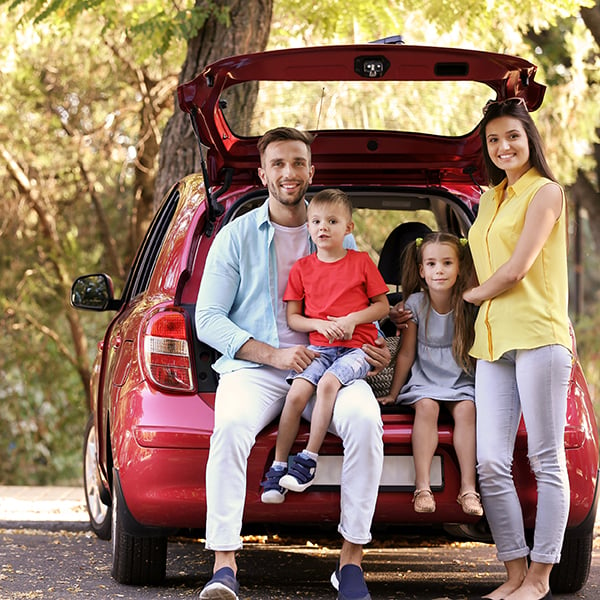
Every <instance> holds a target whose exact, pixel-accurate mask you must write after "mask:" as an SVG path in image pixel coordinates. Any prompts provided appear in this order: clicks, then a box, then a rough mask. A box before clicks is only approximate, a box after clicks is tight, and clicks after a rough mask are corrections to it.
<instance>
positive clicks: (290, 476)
mask: <svg viewBox="0 0 600 600" xmlns="http://www.w3.org/2000/svg"><path fill="white" fill-rule="evenodd" d="M316 471H317V461H316V460H313V459H312V458H309V457H308V456H306V454H302V452H300V453H298V454H296V456H294V457H293V458H292V464H291V465H290V468H289V469H288V472H287V475H285V476H284V477H282V478H281V479H280V480H279V485H280V486H281V487H284V488H287V489H288V490H292V492H303V491H304V490H305V489H306V488H307V487H309V486H311V485H312V482H313V479H314V478H315V472H316Z"/></svg>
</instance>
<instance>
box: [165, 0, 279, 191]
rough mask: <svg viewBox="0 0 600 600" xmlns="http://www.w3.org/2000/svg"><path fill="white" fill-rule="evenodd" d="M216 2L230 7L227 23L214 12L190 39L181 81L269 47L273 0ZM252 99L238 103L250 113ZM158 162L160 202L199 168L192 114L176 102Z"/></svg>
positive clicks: (247, 98)
mask: <svg viewBox="0 0 600 600" xmlns="http://www.w3.org/2000/svg"><path fill="white" fill-rule="evenodd" d="M198 4H202V0H196V5H198ZM216 4H217V5H219V7H226V8H227V9H228V11H227V15H228V23H227V24H224V23H222V21H221V20H220V19H219V18H218V17H217V16H215V15H211V16H209V17H208V19H207V20H206V21H205V22H204V24H203V25H202V27H201V28H200V30H199V31H198V33H197V34H196V35H195V36H194V37H192V38H191V39H190V40H189V41H188V44H187V54H186V58H185V62H184V63H183V67H182V69H181V73H180V75H179V83H183V82H185V81H189V80H190V79H193V78H194V77H195V76H196V75H197V74H198V73H200V72H201V71H202V69H203V68H204V66H205V65H208V64H210V63H211V62H214V61H215V60H218V59H219V58H223V57H226V56H232V55H235V54H247V53H249V52H259V51H262V50H264V49H265V48H266V46H267V41H268V38H269V32H270V28H271V15H272V12H273V0H255V1H254V2H247V1H246V0H218V1H217V2H216ZM218 14H220V13H218ZM253 101H254V99H253V98H252V97H246V98H243V99H240V104H239V105H240V106H244V107H245V110H246V111H248V112H249V113H251V112H252V106H253ZM159 165H160V166H159V174H158V179H157V182H156V190H155V198H156V201H157V202H159V201H160V199H161V198H162V197H163V195H164V194H165V193H166V191H167V190H168V189H169V187H170V186H171V185H172V184H173V183H174V182H175V181H177V180H178V179H180V178H181V177H183V176H184V175H188V174H190V173H195V172H199V171H200V151H199V148H198V145H197V141H196V139H195V137H194V135H193V131H192V128H191V125H190V120H189V117H188V115H187V114H186V113H183V112H182V111H181V110H180V109H179V107H178V106H177V105H175V112H174V114H173V116H172V117H171V119H170V120H169V122H168V124H167V127H166V129H165V132H164V135H163V140H162V145H161V149H160V163H159Z"/></svg>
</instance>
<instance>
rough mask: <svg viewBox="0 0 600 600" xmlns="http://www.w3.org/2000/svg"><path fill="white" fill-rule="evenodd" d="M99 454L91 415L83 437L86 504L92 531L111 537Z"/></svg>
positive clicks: (106, 538)
mask: <svg viewBox="0 0 600 600" xmlns="http://www.w3.org/2000/svg"><path fill="white" fill-rule="evenodd" d="M97 457H98V454H97V448H96V426H95V424H94V416H93V415H91V416H90V418H89V420H88V423H87V426H86V428H85V436H84V438H83V489H84V492H85V504H86V506H87V511H88V515H89V517H90V527H91V529H92V531H93V532H94V533H95V534H96V535H97V536H98V537H99V538H100V539H101V540H109V539H110V529H111V511H110V507H109V506H107V505H106V504H105V503H104V502H103V501H102V498H101V491H102V489H101V485H102V484H101V483H100V478H99V477H98V458H97Z"/></svg>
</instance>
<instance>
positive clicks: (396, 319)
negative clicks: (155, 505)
mask: <svg viewBox="0 0 600 600" xmlns="http://www.w3.org/2000/svg"><path fill="white" fill-rule="evenodd" d="M411 318H412V312H411V311H410V310H406V309H405V308H404V302H398V304H395V305H394V306H392V307H390V321H391V322H392V323H393V324H394V325H395V326H396V332H397V333H398V334H400V332H401V331H402V330H403V329H406V328H407V327H408V322H409V321H410V320H411Z"/></svg>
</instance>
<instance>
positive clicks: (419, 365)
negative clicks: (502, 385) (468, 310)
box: [396, 292, 475, 404]
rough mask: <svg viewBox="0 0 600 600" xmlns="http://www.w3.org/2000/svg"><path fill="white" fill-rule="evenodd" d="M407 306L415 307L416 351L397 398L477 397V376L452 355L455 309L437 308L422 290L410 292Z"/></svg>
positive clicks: (407, 400) (403, 400) (405, 401)
mask: <svg viewBox="0 0 600 600" xmlns="http://www.w3.org/2000/svg"><path fill="white" fill-rule="evenodd" d="M405 307H406V308H407V309H408V310H410V311H412V313H413V317H412V320H413V321H414V322H415V323H416V324H417V352H416V356H415V362H414V363H413V366H412V368H411V371H410V375H409V377H408V381H407V382H406V383H405V384H404V386H403V387H402V389H401V390H400V394H399V395H398V398H397V399H396V402H397V403H399V404H414V403H415V402H417V401H418V400H421V399H422V398H432V399H433V400H440V401H446V402H457V401H459V400H471V401H475V379H474V377H473V376H472V375H468V374H467V373H465V372H464V371H463V370H462V369H461V368H460V367H459V366H458V365H457V364H456V361H455V360H454V356H453V355H452V338H453V336H454V313H453V312H449V313H448V314H445V315H440V314H439V313H437V312H435V310H434V309H433V308H431V307H430V304H429V299H428V297H427V296H426V295H425V294H424V293H423V292H417V293H416V294H411V295H410V296H409V297H408V298H407V300H406V302H405Z"/></svg>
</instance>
